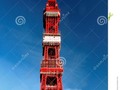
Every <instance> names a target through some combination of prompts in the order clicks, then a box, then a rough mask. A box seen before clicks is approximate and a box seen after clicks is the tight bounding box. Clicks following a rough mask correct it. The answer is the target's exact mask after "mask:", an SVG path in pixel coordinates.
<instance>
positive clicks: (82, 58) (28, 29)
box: [0, 0, 108, 90]
mask: <svg viewBox="0 0 120 90" xmlns="http://www.w3.org/2000/svg"><path fill="white" fill-rule="evenodd" d="M46 2H47V0H0V90H39V88H40V83H39V82H40V80H39V73H40V72H39V69H40V62H41V60H42V33H43V22H42V21H43V20H42V14H43V9H44V7H45V4H46ZM58 4H59V8H60V9H61V16H62V21H61V23H60V28H59V30H60V32H61V35H62V44H61V57H64V58H65V59H66V64H65V65H64V73H63V86H64V90H107V89H108V82H107V81H108V76H107V75H108V70H107V69H108V68H107V66H108V61H107V59H104V57H105V56H106V55H107V53H108V52H107V50H108V43H107V39H108V38H107V34H108V30H107V29H108V27H107V24H105V25H99V24H98V23H97V18H98V17H99V16H105V17H107V11H108V10H107V9H108V8H107V6H108V4H107V0H58ZM17 16H24V17H25V19H26V23H25V24H24V25H21V26H18V25H17V24H16V23H15V19H16V17H17Z"/></svg>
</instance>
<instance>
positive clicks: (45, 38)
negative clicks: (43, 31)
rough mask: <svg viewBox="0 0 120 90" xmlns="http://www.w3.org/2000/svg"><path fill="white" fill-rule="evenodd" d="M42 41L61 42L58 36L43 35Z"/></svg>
mask: <svg viewBox="0 0 120 90" xmlns="http://www.w3.org/2000/svg"><path fill="white" fill-rule="evenodd" d="M43 42H45V43H46V42H56V43H57V42H58V43H61V37H60V36H44V37H43Z"/></svg>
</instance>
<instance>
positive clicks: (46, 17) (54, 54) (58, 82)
mask: <svg viewBox="0 0 120 90" xmlns="http://www.w3.org/2000/svg"><path fill="white" fill-rule="evenodd" d="M59 23H60V10H59V8H58V4H57V1H56V0H48V2H47V3H46V7H45V10H44V12H43V24H44V25H43V26H44V30H45V31H44V33H43V43H42V46H43V59H42V63H41V68H40V83H41V87H40V90H63V86H62V73H63V67H62V65H61V60H60V45H61V35H60V33H59V29H58V28H59Z"/></svg>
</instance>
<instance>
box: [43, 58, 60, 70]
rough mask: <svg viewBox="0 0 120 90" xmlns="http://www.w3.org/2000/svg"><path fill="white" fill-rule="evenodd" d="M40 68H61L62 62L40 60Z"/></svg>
mask: <svg viewBox="0 0 120 90" xmlns="http://www.w3.org/2000/svg"><path fill="white" fill-rule="evenodd" d="M41 67H42V68H46V67H47V68H62V63H61V61H60V60H52V59H51V60H42V63H41Z"/></svg>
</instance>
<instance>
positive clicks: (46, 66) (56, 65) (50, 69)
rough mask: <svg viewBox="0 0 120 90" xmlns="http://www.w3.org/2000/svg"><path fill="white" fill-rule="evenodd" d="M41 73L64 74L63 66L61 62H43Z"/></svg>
mask: <svg viewBox="0 0 120 90" xmlns="http://www.w3.org/2000/svg"><path fill="white" fill-rule="evenodd" d="M40 72H41V73H43V74H55V73H58V74H59V73H62V72H63V66H62V63H61V62H60V60H43V61H42V63H41V69H40Z"/></svg>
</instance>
